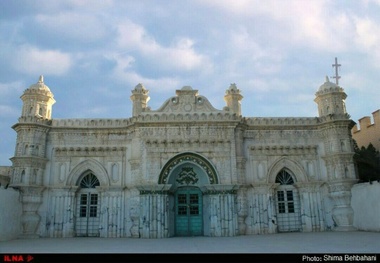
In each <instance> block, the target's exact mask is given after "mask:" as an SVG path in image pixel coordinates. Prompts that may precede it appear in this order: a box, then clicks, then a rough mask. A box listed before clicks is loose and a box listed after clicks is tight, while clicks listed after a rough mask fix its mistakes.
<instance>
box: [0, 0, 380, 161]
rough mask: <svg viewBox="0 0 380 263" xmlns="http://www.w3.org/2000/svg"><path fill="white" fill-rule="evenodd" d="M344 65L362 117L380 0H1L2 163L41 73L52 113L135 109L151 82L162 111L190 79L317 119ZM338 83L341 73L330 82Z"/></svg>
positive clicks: (218, 99)
mask: <svg viewBox="0 0 380 263" xmlns="http://www.w3.org/2000/svg"><path fill="white" fill-rule="evenodd" d="M335 57H337V58H338V60H339V63H340V64H341V65H342V66H341V68H340V75H341V79H340V83H339V84H340V85H341V86H342V87H343V88H344V89H345V91H346V93H347V94H348V98H347V100H346V105H347V111H348V113H349V114H350V115H351V117H352V119H353V120H354V121H356V122H357V121H358V119H359V118H361V117H363V116H366V115H370V116H371V114H372V112H373V111H375V110H377V109H379V108H380V100H379V95H380V91H379V83H380V74H379V73H380V0H352V1H349V0H344V1H343V0H341V1H339V0H337V1H324V0H318V1H312V0H308V1H303V0H299V1H290V0H287V1H283V0H278V1H276V0H273V1H271V0H266V1H261V0H258V1H255V0H224V1H223V0H199V1H197V0H192V1H184V0H178V1H160V0H155V1H153V0H149V1H144V0H139V1H116V0H115V1H112V0H98V1H96V0H83V1H82V0H72V1H70V0H62V1H59V0H55V1H51V0H36V1H17V0H4V1H0V165H10V164H11V162H10V161H9V158H10V157H12V156H13V154H14V146H15V142H16V132H15V131H14V130H12V128H11V126H12V125H13V124H15V123H16V122H17V119H18V117H19V116H20V114H21V107H22V103H21V99H20V96H21V95H22V93H23V91H24V90H25V89H26V88H28V87H29V86H30V85H31V84H34V83H36V82H37V81H38V77H39V75H41V74H42V75H44V80H45V84H46V85H47V86H49V88H50V89H51V91H52V92H53V94H54V98H55V100H56V101H57V102H56V104H55V105H54V106H53V118H57V119H58V118H59V119H62V118H129V117H130V116H131V110H132V106H131V101H130V99H129V96H130V95H131V90H132V89H133V88H134V87H135V86H136V85H137V84H138V83H143V84H144V86H145V87H146V88H147V89H149V90H150V97H151V99H150V101H149V106H150V107H151V108H152V109H153V110H155V109H157V108H159V107H160V106H161V104H162V103H163V102H164V101H165V100H166V99H167V98H168V97H170V96H173V95H175V90H176V89H180V88H182V87H183V86H187V85H190V86H192V87H193V88H194V89H198V90H199V93H200V95H204V96H206V97H207V98H208V99H209V100H210V101H211V103H212V104H213V106H214V107H216V108H218V109H222V108H223V106H225V102H224V100H223V96H224V91H225V90H226V89H227V88H228V87H229V85H230V84H231V83H236V85H237V86H238V88H239V89H240V90H241V91H242V94H243V96H244V99H243V101H242V113H243V115H244V116H255V117H268V116H273V117H287V116H300V117H313V116H317V105H316V104H315V103H314V101H313V100H314V97H315V92H316V91H317V89H318V88H319V86H320V85H321V84H323V82H324V80H325V76H326V75H327V76H329V77H331V76H333V75H334V69H333V67H332V64H333V63H334V59H335ZM332 81H333V79H332Z"/></svg>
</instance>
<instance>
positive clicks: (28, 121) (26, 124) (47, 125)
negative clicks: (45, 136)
mask: <svg viewBox="0 0 380 263" xmlns="http://www.w3.org/2000/svg"><path fill="white" fill-rule="evenodd" d="M51 123H52V121H51V120H49V119H44V118H42V117H37V116H28V117H20V118H19V119H18V123H16V124H14V125H13V126H12V129H14V130H15V131H18V130H19V129H25V128H32V129H35V128H42V129H43V130H44V131H48V130H49V129H51Z"/></svg>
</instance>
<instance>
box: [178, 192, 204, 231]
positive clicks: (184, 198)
mask: <svg viewBox="0 0 380 263" xmlns="http://www.w3.org/2000/svg"><path fill="white" fill-rule="evenodd" d="M175 203H176V220H175V223H176V235H177V236H201V235H202V234H203V231H202V228H203V217H202V192H201V191H200V190H199V189H198V188H180V189H178V191H177V193H176V195H175Z"/></svg>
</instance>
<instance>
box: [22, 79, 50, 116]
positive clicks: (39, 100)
mask: <svg viewBox="0 0 380 263" xmlns="http://www.w3.org/2000/svg"><path fill="white" fill-rule="evenodd" d="M21 99H22V101H23V107H22V113H21V117H32V118H33V117H38V118H42V119H48V120H50V119H51V116H52V106H53V104H54V103H55V100H54V96H53V93H52V92H51V91H50V89H49V87H48V86H46V85H45V83H44V77H43V76H42V75H41V76H40V78H39V80H38V82H37V83H36V84H33V85H31V86H30V87H29V88H28V89H27V90H25V91H24V94H23V95H22V96H21Z"/></svg>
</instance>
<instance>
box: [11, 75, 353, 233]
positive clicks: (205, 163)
mask: <svg viewBox="0 0 380 263" xmlns="http://www.w3.org/2000/svg"><path fill="white" fill-rule="evenodd" d="M148 94H149V91H148V90H147V89H145V87H144V86H143V85H141V84H139V85H137V86H136V87H135V89H134V90H132V95H131V100H132V103H133V106H132V107H133V116H132V117H131V118H126V119H54V118H52V116H54V115H53V114H52V108H53V107H52V105H53V104H54V103H55V100H54V98H53V94H52V92H51V91H50V89H49V88H48V87H47V86H46V85H45V84H44V82H43V78H40V80H39V82H38V83H37V84H34V85H32V86H31V87H30V88H28V89H27V90H26V91H25V92H24V94H23V95H22V97H21V98H22V100H23V101H24V107H23V110H22V115H21V117H20V119H19V122H18V123H17V124H15V125H14V126H13V128H14V130H15V131H16V132H17V143H16V151H15V156H14V157H13V158H11V160H12V163H13V166H12V175H11V183H10V187H12V188H14V189H17V190H19V192H20V195H21V199H20V200H21V202H22V207H23V212H22V217H21V223H22V227H23V229H22V236H24V237H73V236H100V237H132V238H166V237H171V236H192V235H204V236H236V235H249V234H265V233H277V232H287V231H305V232H310V231H326V230H329V229H335V230H351V229H353V210H352V208H351V204H350V199H351V187H352V185H353V184H354V183H355V182H356V173H355V168H354V163H353V159H352V157H353V145H352V138H351V132H350V130H351V128H352V126H353V124H354V122H353V121H352V120H350V119H349V115H348V114H347V113H346V109H345V104H344V99H345V98H346V94H345V93H344V91H343V89H342V88H341V87H339V86H337V85H335V84H333V83H331V82H330V81H329V80H328V79H327V80H326V82H325V83H324V84H323V85H322V86H321V87H320V89H319V90H318V92H317V93H316V99H315V101H316V103H317V104H318V108H319V116H318V117H312V118H296V117H291V118H276V117H274V118H260V117H243V116H241V107H240V103H241V100H242V98H243V97H242V95H241V94H240V90H239V89H238V88H237V87H236V85H235V84H232V85H231V86H230V87H229V88H228V89H227V91H226V94H225V96H224V99H225V101H226V104H227V105H226V107H224V108H223V109H221V110H218V109H215V108H214V107H213V106H212V105H211V104H210V102H209V101H208V100H207V98H206V97H204V96H201V95H199V94H198V91H197V90H193V89H192V88H191V87H188V86H185V87H183V88H182V89H179V90H177V91H176V95H175V96H173V97H171V98H169V99H168V100H167V101H165V102H164V104H163V105H162V106H161V107H160V108H159V109H157V110H151V109H150V108H149V107H148V101H149V96H148Z"/></svg>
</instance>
